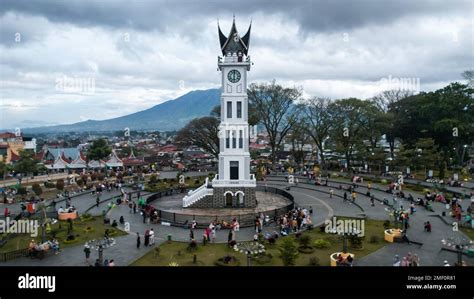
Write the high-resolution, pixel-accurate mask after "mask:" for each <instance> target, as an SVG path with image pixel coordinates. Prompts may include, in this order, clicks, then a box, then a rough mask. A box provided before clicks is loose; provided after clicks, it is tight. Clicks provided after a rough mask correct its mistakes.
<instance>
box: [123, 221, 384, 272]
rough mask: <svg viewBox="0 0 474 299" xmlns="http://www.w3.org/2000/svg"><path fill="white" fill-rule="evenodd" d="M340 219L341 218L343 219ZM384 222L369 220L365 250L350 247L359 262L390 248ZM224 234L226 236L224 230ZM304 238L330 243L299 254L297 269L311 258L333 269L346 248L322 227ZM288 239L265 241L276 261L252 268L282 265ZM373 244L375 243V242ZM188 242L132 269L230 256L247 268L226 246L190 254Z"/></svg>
mask: <svg viewBox="0 0 474 299" xmlns="http://www.w3.org/2000/svg"><path fill="white" fill-rule="evenodd" d="M341 218H342V217H339V218H338V219H341ZM382 224H383V221H378V220H365V240H364V241H363V247H362V248H361V249H352V248H351V246H350V243H348V244H349V251H350V252H351V253H353V254H355V259H356V260H357V259H358V258H361V257H363V256H365V255H367V254H369V253H372V252H374V251H376V250H379V249H380V248H382V247H383V246H385V245H386V243H385V241H384V240H383V231H384V228H383V225H382ZM220 233H226V231H222V232H220ZM303 235H309V236H310V237H311V244H314V241H315V240H317V239H324V240H327V241H329V242H330V245H329V247H327V248H324V249H315V251H314V252H313V253H308V254H305V253H299V255H298V258H297V260H296V265H297V266H308V265H310V259H311V258H317V259H318V260H319V264H320V265H321V266H329V264H330V260H329V255H330V254H332V253H334V252H339V251H341V249H342V239H341V238H340V237H339V236H336V235H332V234H326V233H324V232H320V230H319V229H318V228H316V229H313V230H311V231H306V232H304V233H303ZM372 236H377V239H378V240H376V241H377V242H375V243H371V242H370V240H371V239H372ZM284 238H290V239H292V240H294V242H295V243H296V244H298V240H297V239H296V238H295V236H294V235H290V236H287V237H284ZM284 238H278V239H277V241H276V243H275V244H273V245H271V244H269V243H268V242H267V241H265V243H264V245H265V249H266V252H267V253H269V254H270V255H271V256H272V258H271V259H270V260H269V261H268V262H267V263H261V264H258V263H257V262H255V261H254V260H252V266H259V265H262V266H282V265H283V263H282V260H281V259H280V257H279V250H278V249H279V247H280V245H281V244H282V242H283V239H284ZM372 241H373V240H372ZM187 247H188V243H184V242H174V241H173V242H169V243H163V244H162V245H160V246H159V248H160V252H159V254H158V255H156V253H155V251H154V250H152V251H150V252H148V253H147V254H145V255H144V256H142V257H141V258H139V259H138V260H136V261H135V262H134V263H132V264H131V265H132V266H169V264H170V263H172V262H174V263H177V264H178V265H179V266H214V265H215V264H214V263H215V261H216V260H217V259H219V258H222V257H224V256H226V255H232V256H234V257H235V258H236V259H237V260H238V262H239V265H240V266H246V265H247V259H246V256H245V255H244V254H242V253H238V252H235V251H234V250H233V249H231V248H229V247H228V246H227V245H226V244H207V245H202V243H199V244H198V247H197V249H196V250H195V251H189V250H188V249H187ZM194 255H196V257H197V262H196V263H195V264H194V263H193V256H194Z"/></svg>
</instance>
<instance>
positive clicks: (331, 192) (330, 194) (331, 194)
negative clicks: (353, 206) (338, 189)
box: [329, 188, 334, 198]
mask: <svg viewBox="0 0 474 299" xmlns="http://www.w3.org/2000/svg"><path fill="white" fill-rule="evenodd" d="M333 195H334V190H332V188H331V189H330V190H329V198H332V196H333Z"/></svg>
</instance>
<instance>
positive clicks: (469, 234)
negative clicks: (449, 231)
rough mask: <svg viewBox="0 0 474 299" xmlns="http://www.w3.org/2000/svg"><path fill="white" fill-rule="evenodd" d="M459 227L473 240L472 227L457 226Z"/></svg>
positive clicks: (473, 232) (473, 231)
mask: <svg viewBox="0 0 474 299" xmlns="http://www.w3.org/2000/svg"><path fill="white" fill-rule="evenodd" d="M459 229H460V230H461V231H462V232H463V233H464V234H465V235H466V236H468V237H469V239H471V240H474V229H472V228H467V227H461V226H459Z"/></svg>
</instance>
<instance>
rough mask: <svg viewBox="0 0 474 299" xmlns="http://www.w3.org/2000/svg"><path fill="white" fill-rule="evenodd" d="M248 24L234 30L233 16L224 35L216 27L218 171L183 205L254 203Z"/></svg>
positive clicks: (255, 202)
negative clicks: (218, 52) (218, 53)
mask: <svg viewBox="0 0 474 299" xmlns="http://www.w3.org/2000/svg"><path fill="white" fill-rule="evenodd" d="M251 26H252V25H250V26H249V29H248V30H247V33H246V34H245V35H244V36H240V34H239V32H238V31H237V28H236V26H235V18H234V20H233V22H232V27H231V30H230V33H229V35H227V36H226V35H224V34H223V33H222V31H221V29H220V27H219V26H218V33H219V41H220V46H221V52H222V56H219V57H218V58H217V65H218V68H219V71H220V72H221V81H222V88H221V123H220V126H219V170H218V174H217V175H216V176H215V178H214V179H213V180H212V182H207V183H206V184H205V185H206V186H207V187H206V189H204V187H201V188H199V189H197V190H195V192H192V193H190V194H188V196H186V197H185V198H184V199H183V206H184V207H187V206H192V207H206V208H237V207H246V208H250V207H256V205H257V201H256V197H255V188H256V180H255V176H254V175H253V174H250V152H249V125H248V96H247V72H248V71H250V66H251V65H252V62H251V61H250V56H248V48H249V42H250V29H251ZM209 189H212V190H209ZM195 194H201V195H202V196H199V195H195ZM198 198H199V199H198Z"/></svg>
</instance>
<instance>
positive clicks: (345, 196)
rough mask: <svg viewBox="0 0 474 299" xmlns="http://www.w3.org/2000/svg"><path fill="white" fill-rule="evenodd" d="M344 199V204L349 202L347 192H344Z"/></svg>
mask: <svg viewBox="0 0 474 299" xmlns="http://www.w3.org/2000/svg"><path fill="white" fill-rule="evenodd" d="M343 198H344V202H346V201H347V192H344V196H343Z"/></svg>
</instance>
